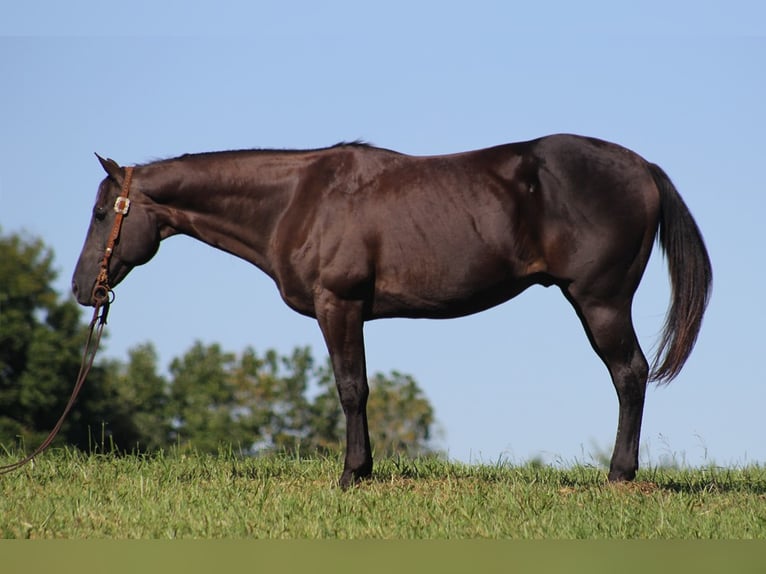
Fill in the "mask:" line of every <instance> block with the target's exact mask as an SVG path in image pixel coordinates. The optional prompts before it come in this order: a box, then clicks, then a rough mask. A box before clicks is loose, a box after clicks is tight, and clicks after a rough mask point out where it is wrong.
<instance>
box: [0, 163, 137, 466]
mask: <svg viewBox="0 0 766 574" xmlns="http://www.w3.org/2000/svg"><path fill="white" fill-rule="evenodd" d="M132 179H133V168H132V167H126V168H125V179H124V181H123V183H122V190H121V192H120V195H119V196H118V197H117V199H116V200H115V202H114V211H115V218H114V223H113V224H112V230H111V232H110V233H109V239H108V240H107V242H106V249H105V250H104V255H103V257H102V258H101V263H100V266H99V272H98V277H97V278H96V284H95V285H94V287H93V306H94V309H93V318H92V319H91V321H90V330H89V331H88V339H87V341H86V342H85V349H84V350H83V354H82V360H81V362H80V372H79V373H78V375H77V380H76V381H75V385H74V388H73V389H72V395H71V396H70V397H69V401H68V402H67V404H66V407H64V412H63V413H62V414H61V417H60V418H59V420H58V422H57V423H56V425H55V426H54V427H53V430H52V431H51V432H50V434H48V437H47V438H46V439H45V440H44V441H43V442H42V443H41V444H40V446H38V447H37V448H36V449H35V450H34V451H33V452H32V453H31V454H29V455H27V456H25V457H24V458H23V459H21V460H19V461H17V462H14V463H11V464H6V465H4V466H0V474H6V473H8V472H11V471H14V470H16V469H18V468H21V467H22V466H24V465H25V464H27V463H28V462H31V461H32V459H34V458H35V457H36V456H37V455H38V454H40V453H41V452H43V451H44V450H45V449H46V448H48V446H50V444H51V443H52V442H53V439H54V438H56V435H57V434H58V432H59V430H60V429H61V426H62V425H63V424H64V419H66V416H67V415H68V414H69V411H70V410H71V409H72V406H73V405H74V403H75V401H76V400H77V395H78V394H79V393H80V389H81V388H82V386H83V384H84V383H85V379H86V378H87V377H88V373H89V372H90V369H91V367H92V366H93V361H94V360H95V358H96V352H97V351H98V346H99V343H100V342H101V334H102V332H103V331H104V325H106V317H107V315H108V313H109V306H110V305H111V303H112V301H113V300H114V292H113V291H112V289H111V288H110V287H109V272H108V269H109V260H110V259H111V257H112V253H113V251H114V245H115V243H116V242H117V238H118V237H119V236H120V230H121V229H122V220H123V219H124V218H125V216H126V215H127V214H128V210H129V209H130V199H128V195H129V193H130V182H131V180H132ZM94 334H95V336H94Z"/></svg>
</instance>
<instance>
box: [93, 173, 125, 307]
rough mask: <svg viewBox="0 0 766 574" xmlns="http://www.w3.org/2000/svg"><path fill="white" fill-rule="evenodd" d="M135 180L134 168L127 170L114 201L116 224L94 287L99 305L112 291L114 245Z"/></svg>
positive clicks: (94, 293) (107, 243) (113, 226)
mask: <svg viewBox="0 0 766 574" xmlns="http://www.w3.org/2000/svg"><path fill="white" fill-rule="evenodd" d="M132 179H133V167H126V168H125V179H124V180H123V182H122V190H121V191H120V195H119V196H118V197H117V199H115V200H114V208H113V209H114V211H115V217H114V223H113V224H112V231H111V233H110V234H109V239H108V240H107V242H106V249H105V250H104V256H103V257H102V258H101V264H100V265H99V272H98V277H97V278H96V284H95V285H94V286H93V301H94V302H95V303H97V304H100V305H103V304H105V301H107V299H108V297H109V294H110V293H111V292H112V289H111V288H110V287H109V260H110V259H111V257H112V252H113V251H114V244H115V243H116V242H117V238H118V237H119V236H120V229H122V220H123V218H124V217H125V216H126V215H127V214H128V209H130V199H128V194H130V182H131V180H132Z"/></svg>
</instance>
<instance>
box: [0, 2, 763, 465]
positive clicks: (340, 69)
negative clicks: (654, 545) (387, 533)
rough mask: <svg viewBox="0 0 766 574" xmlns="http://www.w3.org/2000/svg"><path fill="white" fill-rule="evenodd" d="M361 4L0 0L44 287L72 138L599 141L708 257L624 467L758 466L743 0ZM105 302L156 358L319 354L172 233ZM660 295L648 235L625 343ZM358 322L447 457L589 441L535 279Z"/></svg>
mask: <svg viewBox="0 0 766 574" xmlns="http://www.w3.org/2000/svg"><path fill="white" fill-rule="evenodd" d="M368 4H371V3H361V2H321V3H320V2H259V3H252V2H234V1H228V2H222V1H217V2H215V3H213V2H210V3H203V2H180V1H170V2H154V1H153V2H151V3H149V2H146V1H138V2H131V3H130V4H129V7H128V4H124V7H121V8H112V7H109V6H108V5H106V4H104V3H96V2H77V1H75V2H67V3H56V2H35V3H23V4H22V3H5V4H4V5H3V6H2V7H0V228H1V229H2V232H3V233H11V232H22V231H23V232H26V233H28V234H29V235H30V236H33V237H42V238H43V240H44V241H45V242H46V243H47V244H48V245H50V246H52V248H53V249H54V252H55V266H56V268H57V269H58V270H59V272H60V275H59V277H58V279H57V281H56V287H57V289H58V290H59V291H60V292H61V293H62V296H67V297H68V296H70V295H69V282H70V277H71V274H72V270H73V268H74V265H75V262H76V260H77V257H78V255H79V251H80V248H81V246H82V242H83V239H84V237H85V231H86V229H87V225H88V221H89V217H90V211H91V208H92V205H93V201H94V199H95V194H96V189H97V186H98V183H99V182H100V180H101V179H102V177H103V175H104V174H103V171H102V170H101V167H100V166H99V164H98V162H97V161H96V158H95V157H94V155H93V154H94V152H97V153H99V154H101V155H103V156H108V157H112V158H114V159H115V160H117V161H118V162H119V163H121V164H125V165H127V164H131V163H142V162H147V161H151V160H154V159H159V158H166V157H173V156H176V155H180V154H182V153H186V152H201V151H214V150H224V149H240V148H260V147H263V148H313V147H321V146H327V145H332V144H334V143H336V142H339V141H349V140H356V139H363V140H365V141H368V142H371V143H373V144H376V145H379V146H382V147H387V148H391V149H396V150H398V151H401V152H405V153H410V154H416V155H430V154H439V153H450V152H457V151H464V150H469V149H475V148H481V147H487V146H491V145H496V144H501V143H506V142H511V141H521V140H526V139H531V138H534V137H538V136H542V135H546V134H550V133H557V132H571V133H579V134H583V135H589V136H595V137H600V138H603V139H607V140H611V141H614V142H617V143H620V144H622V145H624V146H626V147H629V148H631V149H633V150H635V151H636V152H638V153H639V154H641V155H642V156H644V157H645V158H647V159H648V160H650V161H652V162H655V163H658V164H659V165H661V166H662V167H663V168H664V169H665V171H667V172H668V174H669V175H670V176H671V178H672V179H673V181H674V182H675V184H676V186H677V187H678V189H679V190H680V192H681V194H682V196H683V197H684V199H685V201H686V203H687V204H688V206H689V208H690V210H691V211H692V213H693V215H694V217H695V219H696V221H697V223H698V225H699V227H700V228H701V230H702V233H703V235H704V237H705V240H706V243H707V246H708V250H709V253H710V257H711V259H712V262H713V270H714V290H713V296H712V300H711V303H710V306H709V308H708V312H707V315H706V317H705V321H704V324H703V328H702V332H701V334H700V337H699V340H698V343H697V347H696V349H695V351H694V352H693V354H692V356H691V358H690V359H689V361H688V362H687V364H686V367H685V368H684V370H683V371H682V372H681V374H680V376H679V377H678V378H677V379H676V380H675V381H674V382H673V383H671V384H670V385H668V386H664V387H655V386H654V385H652V387H651V388H650V389H649V391H648V393H647V404H646V410H645V416H644V424H643V432H642V440H641V446H642V450H641V457H640V459H641V463H642V464H658V463H663V462H672V461H674V462H676V463H680V464H686V465H693V466H699V465H710V464H716V465H735V466H737V465H739V466H741V465H745V464H750V463H760V464H766V440H764V433H765V432H766V431H765V430H764V424H763V415H762V413H763V409H764V406H766V366H765V365H766V361H764V360H763V358H762V357H761V356H760V354H761V353H763V352H764V345H763V343H764V334H763V332H764V331H763V327H762V322H763V321H764V319H766V304H765V303H764V297H763V295H762V293H763V285H764V283H766V271H765V270H764V269H766V266H764V254H763V246H764V239H763V237H764V235H763V233H764V232H763V229H764V228H763V223H762V222H763V220H764V213H765V212H766V199H765V198H764V193H763V189H764V180H763V178H762V177H761V172H762V166H763V164H764V161H766V145H765V144H764V134H765V133H766V111H765V110H766V105H764V102H766V73H765V70H766V4H763V3H762V2H757V1H752V2H746V1H741V2H736V1H735V2H732V1H731V0H730V1H727V2H720V3H717V2H701V1H695V2H674V3H668V2H666V1H663V2H655V1H649V2H647V1H646V0H642V1H641V2H621V3H617V2H587V1H586V2H577V3H574V2H550V1H549V2H524V3H518V2H482V1H472V2H470V3H469V2H462V3H458V2H420V3H414V2H398V1H389V2H385V3H375V6H374V7H373V6H368ZM116 296H117V299H116V302H115V304H114V305H113V307H112V310H111V313H110V321H109V326H108V339H107V341H106V343H105V349H104V351H102V353H103V356H109V357H115V358H119V359H123V360H125V359H126V358H127V351H128V349H130V348H131V347H134V346H136V345H138V344H140V343H143V342H146V341H151V342H153V343H154V345H155V346H156V348H157V349H158V351H159V355H160V360H161V363H162V365H161V366H162V367H163V368H166V367H167V365H168V363H169V362H170V360H171V359H172V358H173V357H176V356H180V355H181V354H183V353H184V352H185V351H186V350H188V349H189V347H190V346H191V345H192V344H193V343H194V342H195V341H196V340H200V341H203V342H205V343H213V342H219V343H221V345H222V346H223V347H224V349H226V350H230V351H238V352H239V351H242V350H243V349H245V348H246V347H247V346H248V345H251V346H253V347H255V348H256V349H258V350H261V351H263V350H265V349H268V348H274V349H277V350H278V351H280V352H282V353H287V352H289V351H290V350H292V349H293V348H294V347H295V346H299V345H300V346H303V345H309V346H311V347H312V349H313V350H314V355H315V356H316V357H321V358H323V357H324V356H325V354H326V351H325V349H324V346H323V342H322V339H321V335H320V332H319V329H318V326H317V325H316V322H315V321H313V320H311V319H308V318H306V317H302V316H299V315H297V314H295V313H294V312H292V311H291V310H289V309H288V308H287V306H286V305H285V304H284V303H283V302H282V301H281V299H280V298H279V295H278V293H277V291H276V289H275V287H274V285H273V283H272V281H271V280H270V279H269V278H268V277H266V276H265V275H264V274H263V273H262V272H260V271H259V270H257V269H256V268H254V267H252V266H251V265H250V264H248V263H246V262H244V261H241V260H239V259H237V258H235V257H232V256H230V255H227V254H224V253H222V252H218V251H215V250H214V249H212V248H210V247H208V246H206V245H203V244H201V243H198V242H195V241H194V240H192V239H190V238H186V237H174V238H171V239H168V240H167V241H165V242H163V244H162V246H161V248H160V251H159V253H158V255H157V256H156V257H155V258H154V259H153V260H152V261H150V262H149V263H148V264H147V265H145V266H143V267H140V268H136V269H134V270H133V271H132V272H131V274H130V275H129V276H128V278H127V279H126V280H125V281H124V282H123V283H122V284H121V285H119V286H118V287H117V289H116ZM668 302H669V286H668V278H667V271H666V267H665V262H664V260H663V258H662V256H661V254H660V252H659V249H657V248H656V249H655V251H654V253H653V255H652V259H651V261H650V263H649V266H648V268H647V271H646V274H645V276H644V279H643V282H642V284H641V286H640V288H639V291H638V293H637V296H636V300H635V303H634V319H635V324H636V330H637V333H638V335H639V338H640V340H641V344H642V346H643V348H644V351H645V352H646V354H647V355H649V356H651V355H652V348H653V345H654V344H655V342H656V341H657V338H658V334H659V332H660V330H661V328H662V323H663V318H664V315H665V311H666V309H667V305H668ZM88 317H89V314H88ZM83 318H84V319H85V312H84V315H83ZM365 336H366V342H367V363H368V370H369V372H370V373H373V372H379V371H381V372H389V371H391V370H398V371H400V372H404V373H409V374H411V375H413V376H414V377H415V379H416V380H417V381H418V384H419V385H420V386H421V388H422V389H423V391H424V393H425V395H426V396H427V398H428V399H429V400H430V401H431V403H432V405H433V406H434V409H435V413H436V417H437V419H438V425H439V429H440V433H439V438H438V442H437V446H439V447H440V448H442V449H444V450H445V451H446V452H447V453H448V455H449V456H450V457H451V458H453V459H456V460H461V461H465V462H474V463H475V462H484V463H494V462H498V461H507V462H512V463H514V462H516V463H520V462H524V461H526V460H529V459H531V458H541V459H543V460H545V461H547V462H551V463H555V464H565V465H566V464H572V463H576V462H580V463H592V462H595V460H596V459H597V458H598V457H599V455H601V454H603V453H609V452H610V451H611V448H612V444H613V441H614V433H615V430H616V424H617V399H616V394H615V392H614V390H613V387H612V384H611V382H610V379H609V376H608V373H607V371H606V369H605V367H604V366H603V365H602V364H601V362H600V361H599V359H598V358H597V357H596V355H595V354H594V353H593V351H592V350H591V348H590V346H589V344H588V341H587V339H586V336H585V334H584V332H583V330H582V327H581V326H580V324H579V321H578V319H577V317H576V316H575V313H574V311H573V310H572V309H571V307H570V306H569V304H568V303H567V302H566V300H565V299H564V298H563V296H562V295H561V293H560V292H559V291H558V289H556V288H555V287H554V288H550V289H545V288H542V287H533V288H531V289H529V290H528V291H526V292H525V293H523V294H521V295H520V296H518V297H517V298H515V299H513V300H511V301H509V302H507V303H505V304H503V305H501V306H499V307H496V308H494V309H491V310H489V311H486V312H484V313H481V314H477V315H473V316H471V317H466V318H462V319H455V320H448V321H428V320H406V319H390V320H382V321H375V322H370V323H368V324H367V325H366V327H365Z"/></svg>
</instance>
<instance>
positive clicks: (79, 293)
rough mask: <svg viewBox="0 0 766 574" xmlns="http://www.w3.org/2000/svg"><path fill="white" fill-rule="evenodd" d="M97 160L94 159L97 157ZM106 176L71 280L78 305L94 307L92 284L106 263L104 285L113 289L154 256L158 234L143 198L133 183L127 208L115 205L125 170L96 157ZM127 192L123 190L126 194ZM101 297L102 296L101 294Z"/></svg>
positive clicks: (144, 197) (135, 183)
mask: <svg viewBox="0 0 766 574" xmlns="http://www.w3.org/2000/svg"><path fill="white" fill-rule="evenodd" d="M97 157H98V156H97ZM98 159H99V161H100V162H101V165H102V166H103V168H104V170H105V171H106V173H107V177H106V178H105V179H104V180H103V181H102V182H101V185H100V186H99V188H98V196H97V197H96V205H95V206H94V207H93V216H92V218H91V221H90V227H89V228H88V234H87V235H86V237H85V244H84V245H83V247H82V251H81V252H80V258H79V259H78V261H77V266H76V267H75V271H74V276H73V277H72V292H73V293H74V296H75V297H76V298H77V301H78V302H79V303H80V304H81V305H95V303H96V293H94V290H95V287H96V281H97V279H98V276H99V273H100V272H101V268H102V262H104V261H106V263H107V265H106V282H107V285H108V287H114V286H116V285H117V284H118V283H119V282H120V281H122V280H123V279H124V278H125V276H126V275H127V274H128V273H129V272H130V270H131V269H133V267H135V266H136V265H141V264H143V263H146V262H147V261H149V259H151V258H152V257H153V256H154V254H155V253H156V252H157V249H158V248H159V245H160V232H159V229H158V226H157V222H156V220H155V217H154V215H153V214H152V212H151V210H150V209H147V207H148V202H147V201H146V196H144V195H143V194H141V192H140V186H139V185H138V183H137V182H136V180H135V179H133V182H132V183H131V184H130V190H129V191H130V199H131V204H130V206H129V207H128V205H126V202H124V201H119V202H118V201H117V198H118V197H120V194H121V192H122V191H123V186H124V184H125V175H126V170H125V168H122V167H120V166H119V165H118V164H117V163H115V162H114V161H113V160H111V159H103V158H101V157H98ZM126 191H127V190H126ZM118 211H122V212H123V213H124V215H123V216H122V222H121V225H118V226H115V219H116V218H117V216H118ZM115 227H118V228H119V229H118V231H119V235H118V236H117V238H116V240H115V243H114V247H113V248H112V250H111V252H110V254H109V256H108V257H107V258H106V259H105V258H104V254H105V252H106V250H107V243H108V241H109V237H110V235H111V234H112V231H113V229H114V228H115ZM100 295H101V296H103V295H105V293H101V294H100Z"/></svg>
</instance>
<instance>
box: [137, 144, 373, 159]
mask: <svg viewBox="0 0 766 574" xmlns="http://www.w3.org/2000/svg"><path fill="white" fill-rule="evenodd" d="M342 147H354V148H369V149H372V148H373V147H374V146H373V145H371V144H370V143H368V142H366V141H363V140H361V139H357V140H353V141H341V142H338V143H336V144H334V145H331V146H327V147H321V148H309V149H289V148H288V149H281V148H251V149H235V150H222V151H206V152H197V153H185V154H183V155H179V156H176V157H169V158H161V159H155V160H153V161H148V162H146V163H144V164H140V165H150V164H158V163H165V162H171V161H188V160H195V159H205V158H208V159H214V158H223V157H231V156H238V155H255V154H258V155H259V154H301V153H310V152H317V151H325V150H330V149H337V148H342Z"/></svg>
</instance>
